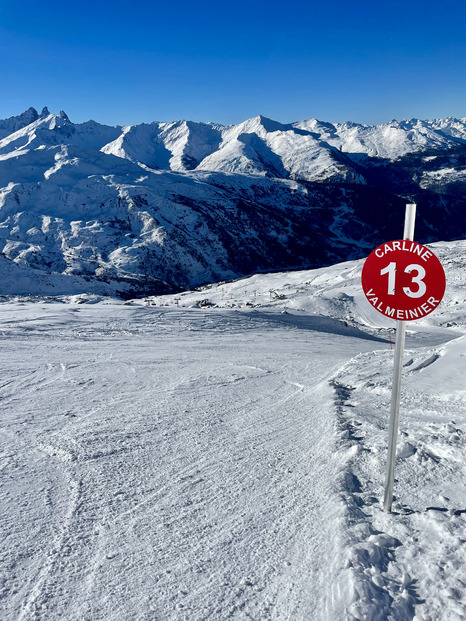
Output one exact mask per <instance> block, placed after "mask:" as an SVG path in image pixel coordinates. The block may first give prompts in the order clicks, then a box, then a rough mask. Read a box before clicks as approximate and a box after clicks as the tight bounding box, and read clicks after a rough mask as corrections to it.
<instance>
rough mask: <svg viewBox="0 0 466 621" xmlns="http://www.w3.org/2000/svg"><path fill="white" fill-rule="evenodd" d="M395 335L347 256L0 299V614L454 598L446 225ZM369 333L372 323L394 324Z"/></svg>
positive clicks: (457, 302)
mask: <svg viewBox="0 0 466 621" xmlns="http://www.w3.org/2000/svg"><path fill="white" fill-rule="evenodd" d="M432 247H433V249H434V251H435V253H436V254H437V255H438V256H439V258H440V259H441V260H442V263H443V264H444V266H445V270H446V274H447V293H446V296H445V300H444V302H442V304H441V306H440V307H439V309H438V310H437V311H436V312H435V313H433V314H432V315H431V316H429V317H428V318H425V319H424V320H422V321H420V322H411V323H409V324H408V333H407V350H406V355H405V363H404V364H405V368H404V376H403V395H402V404H401V419H400V432H401V433H400V442H399V447H398V451H399V452H398V460H397V465H396V471H395V476H396V482H395V495H396V499H395V503H394V512H393V514H391V515H388V514H385V513H384V512H383V510H382V506H381V505H382V496H383V485H384V469H385V460H386V453H387V433H388V432H387V427H388V412H389V400H390V384H391V373H392V367H393V352H392V351H391V350H390V345H389V338H388V328H389V327H391V328H392V327H393V322H390V320H388V319H386V318H384V317H382V315H379V314H378V313H376V311H375V310H374V309H373V308H372V307H371V305H370V304H369V303H368V302H365V299H364V298H363V297H362V293H361V292H360V285H359V284H358V281H359V275H360V271H361V262H351V263H346V264H341V265H338V266H333V267H331V268H324V269H319V270H313V271H307V272H292V273H281V274H263V275H257V276H254V277H251V278H249V279H244V280H242V281H236V282H231V283H224V284H220V285H218V286H217V285H212V286H211V287H209V288H204V289H203V290H202V291H196V292H187V293H186V294H185V295H183V294H182V295H179V296H163V297H157V298H146V299H143V300H134V301H133V302H131V303H125V304H123V303H121V302H120V303H117V302H116V301H115V302H111V301H108V300H107V301H105V300H104V299H100V301H99V298H97V297H95V298H93V299H91V300H89V301H97V303H96V304H76V302H78V301H82V300H77V299H76V298H63V300H64V301H68V302H69V303H68V304H63V303H58V302H56V301H53V300H50V299H47V298H43V299H41V300H39V301H37V302H36V303H31V302H30V301H28V300H27V299H26V298H20V297H16V298H11V297H10V298H3V300H4V301H3V303H0V338H1V340H2V346H3V350H4V352H5V355H4V356H3V357H2V360H1V370H2V385H1V389H0V396H1V401H0V407H1V421H2V432H3V433H2V435H1V438H2V445H1V453H0V463H1V467H2V488H1V491H0V494H1V495H0V503H1V505H0V506H1V518H2V532H3V533H4V534H5V536H4V541H3V545H2V549H1V570H2V578H1V587H0V588H1V590H2V591H1V593H2V597H1V599H0V610H1V612H0V617H1V618H2V619H5V621H10V620H11V621H13V620H14V621H16V620H18V619H20V620H30V619H31V620H32V619H40V620H42V619H44V620H45V619H47V620H52V621H54V620H58V619H60V620H63V619H67V620H76V621H77V620H83V619H86V620H91V621H93V620H101V619H118V620H120V619H124V620H126V619H128V620H130V619H138V620H139V619H146V620H149V619H150V620H153V619H164V620H170V619H171V620H179V619H186V620H188V619H189V620H200V619H212V620H220V619H222V620H223V619H258V620H259V619H260V620H262V619H277V620H284V619H290V620H291V619H293V620H297V621H299V620H302V621H305V620H306V621H307V620H310V619H313V620H314V619H315V620H318V621H334V620H337V619H338V620H339V619H348V620H356V619H357V620H361V621H362V620H380V621H382V620H383V621H385V620H399V621H404V620H407V619H413V620H417V621H421V620H422V621H434V620H435V621H438V620H445V621H451V620H460V619H464V618H465V617H466V581H465V580H464V569H463V568H464V564H465V561H466V546H465V543H466V536H465V526H466V486H465V474H466V473H465V463H466V442H465V439H466V409H465V406H464V397H465V388H464V360H465V357H466V322H465V311H464V302H465V295H464V291H465V289H464V287H465V274H464V264H465V259H466V242H456V243H449V244H446V243H441V244H435V245H433V246H432ZM391 338H392V339H393V338H394V334H393V333H392V335H391Z"/></svg>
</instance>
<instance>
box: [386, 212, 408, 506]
mask: <svg viewBox="0 0 466 621" xmlns="http://www.w3.org/2000/svg"><path fill="white" fill-rule="evenodd" d="M415 220H416V205H415V204H414V203H410V204H409V205H406V213H405V227H404V232H403V239H410V240H411V241H412V240H414V223H415ZM405 336H406V323H405V322H404V321H397V322H396V344H395V365H394V370H393V385H392V403H391V408H390V425H389V436H388V461H387V474H386V478H385V496H384V502H383V508H384V509H385V511H388V513H391V511H392V502H393V483H394V479H395V459H396V441H397V438H398V419H399V416H400V396H401V372H402V370H403V354H404V350H405Z"/></svg>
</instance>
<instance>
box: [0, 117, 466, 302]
mask: <svg viewBox="0 0 466 621" xmlns="http://www.w3.org/2000/svg"><path fill="white" fill-rule="evenodd" d="M465 166H466V119H451V118H450V119H443V120H437V121H418V120H411V121H403V122H396V121H393V122H392V123H389V124H386V125H380V126H376V127H372V126H365V125H357V124H354V123H346V124H331V123H323V122H320V121H317V120H310V121H304V122H299V123H293V124H288V125H286V124H281V123H277V122H276V121H272V120H270V119H267V118H264V117H261V116H259V117H256V118H253V119H250V120H248V121H245V122H243V123H240V124H239V125H235V126H230V127H223V126H220V125H215V124H210V123H193V122H189V121H177V122H174V123H156V122H155V123H150V124H141V125H136V126H124V127H108V126H105V125H101V124H98V123H95V122H94V121H89V122H86V123H80V124H74V123H72V122H71V121H70V120H69V118H68V116H67V115H66V114H65V113H64V112H63V111H62V112H60V113H59V114H58V115H56V114H51V113H50V112H49V110H48V109H47V108H44V109H43V110H42V112H41V113H40V114H39V113H38V112H37V111H36V110H34V109H33V108H30V109H29V110H27V111H26V112H24V113H23V114H21V115H19V116H17V117H12V118H10V119H6V120H3V121H0V251H1V252H2V255H1V256H0V259H1V262H0V275H1V276H2V290H1V293H4V294H28V293H32V294H40V293H49V294H71V293H84V292H87V293H101V294H110V295H115V294H118V295H121V296H123V297H126V298H128V297H131V296H132V295H135V294H141V293H146V294H147V293H161V292H167V291H170V290H174V289H180V287H181V288H186V287H191V286H193V285H199V284H201V283H205V282H214V281H218V280H221V279H227V278H234V277H237V276H242V275H245V274H250V273H254V272H257V271H270V270H275V269H288V268H299V267H301V268H303V267H316V266H321V265H329V264H332V263H334V262H337V261H341V260H346V259H352V258H358V257H362V256H365V255H366V254H367V252H368V250H370V249H372V248H373V247H374V246H376V245H378V244H379V243H381V242H382V241H385V240H387V239H390V238H398V237H399V236H400V232H399V229H400V225H399V222H400V221H401V220H402V213H403V209H404V204H405V203H406V200H414V201H416V202H417V203H418V205H419V212H418V213H419V217H418V224H417V235H418V239H419V241H421V242H428V241H435V240H439V239H444V240H448V239H458V238H462V237H463V236H464V235H465V234H466V226H465V219H464V211H465V207H466V201H465V199H464V193H465V189H466V182H465Z"/></svg>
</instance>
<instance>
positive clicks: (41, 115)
mask: <svg viewBox="0 0 466 621" xmlns="http://www.w3.org/2000/svg"><path fill="white" fill-rule="evenodd" d="M49 114H50V110H49V109H48V108H47V106H44V107H43V108H42V112H41V113H40V117H41V118H43V117H45V116H49Z"/></svg>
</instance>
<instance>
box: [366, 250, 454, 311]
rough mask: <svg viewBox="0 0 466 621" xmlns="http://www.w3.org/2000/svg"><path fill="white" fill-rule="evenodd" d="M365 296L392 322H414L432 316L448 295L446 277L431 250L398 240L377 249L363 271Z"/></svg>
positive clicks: (369, 257)
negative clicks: (444, 296)
mask: <svg viewBox="0 0 466 621" xmlns="http://www.w3.org/2000/svg"><path fill="white" fill-rule="evenodd" d="M362 287H363V291H364V294H365V296H366V297H367V299H368V300H369V302H370V303H371V304H372V305H373V306H374V308H375V309H376V310H378V311H379V312H380V313H382V314H383V315H385V316H386V317H391V318H392V319H398V320H402V321H412V320H414V319H420V318H422V317H425V316H426V315H428V314H429V313H431V312H432V311H433V310H435V308H437V306H438V305H439V304H440V301H441V299H442V297H443V294H444V292H445V273H444V271H443V267H442V265H441V263H440V261H439V260H438V259H437V257H436V256H435V255H434V254H433V252H432V251H431V250H429V249H428V248H426V247H425V246H423V245H421V244H418V243H417V242H414V241H410V240H397V241H392V242H387V243H385V244H382V245H381V246H379V247H378V248H376V249H375V250H374V251H373V252H372V253H371V254H370V255H369V256H368V258H367V259H366V262H365V263H364V268H363V271H362Z"/></svg>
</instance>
